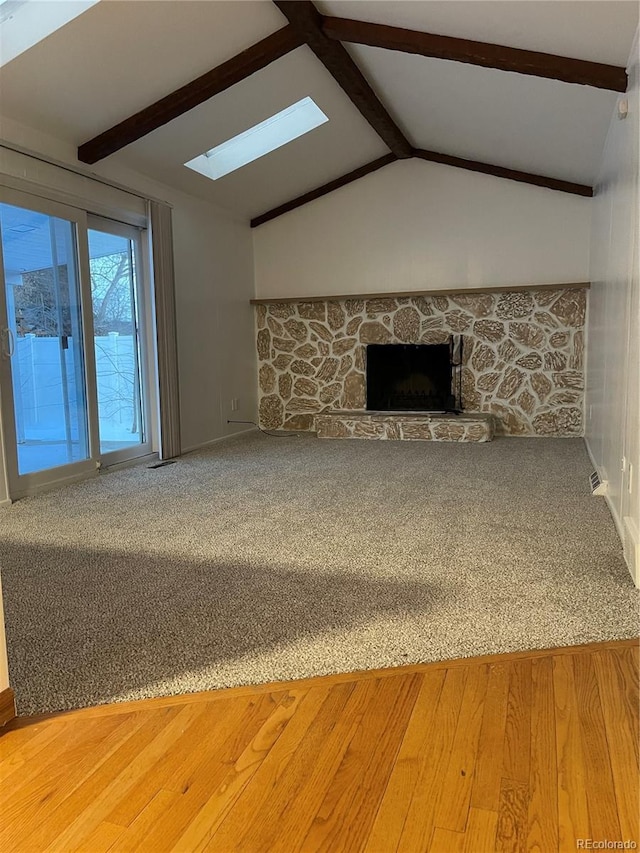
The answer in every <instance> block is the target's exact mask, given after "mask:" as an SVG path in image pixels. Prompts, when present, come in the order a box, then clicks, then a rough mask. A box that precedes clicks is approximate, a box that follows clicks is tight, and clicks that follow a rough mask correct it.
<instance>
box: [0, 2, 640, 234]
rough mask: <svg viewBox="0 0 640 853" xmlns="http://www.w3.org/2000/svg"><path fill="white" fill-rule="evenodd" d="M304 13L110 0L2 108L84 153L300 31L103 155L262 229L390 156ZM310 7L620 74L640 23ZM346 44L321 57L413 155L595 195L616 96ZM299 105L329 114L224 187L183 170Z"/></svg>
mask: <svg viewBox="0 0 640 853" xmlns="http://www.w3.org/2000/svg"><path fill="white" fill-rule="evenodd" d="M278 6H280V7H281V8H282V10H283V11H280V9H279V8H278ZM292 6H294V7H298V8H293V9H292ZM303 6H305V4H291V3H278V4H274V3H273V2H271V0H256V1H255V2H254V1H253V0H250V1H249V2H235V0H231V1H230V2H224V0H216V2H207V0H204V1H203V0H195V1H194V2H192V0H160V2H155V0H145V2H128V0H124V2H120V0H101V2H99V3H97V4H96V5H95V6H94V7H92V8H91V9H90V10H89V11H87V12H85V13H84V14H82V15H80V16H79V17H78V18H76V19H75V20H74V21H72V22H70V23H69V24H67V25H66V26H65V27H63V28H62V29H60V30H58V31H57V32H55V33H54V34H52V35H51V36H50V37H49V38H47V39H45V40H44V41H42V42H40V43H39V44H37V45H36V46H34V47H33V48H31V49H30V50H29V51H27V52H26V53H24V54H22V55H21V56H18V57H17V58H16V59H14V60H13V61H11V62H10V63H8V64H7V65H6V66H5V67H4V68H3V69H2V72H1V78H0V110H1V112H2V114H4V115H6V116H7V117H9V118H13V119H15V120H16V121H20V122H22V123H24V124H26V125H29V126H32V127H36V128H38V129H39V130H41V131H44V132H47V133H50V134H52V135H54V136H57V137H60V138H62V139H65V140H67V141H69V142H72V143H73V144H74V145H77V146H81V148H80V150H81V152H83V151H86V150H87V147H88V146H87V143H90V140H93V139H94V138H95V137H98V138H99V137H100V135H101V134H103V133H104V132H105V131H108V130H109V129H110V128H112V127H113V126H115V125H118V124H119V123H121V122H123V121H124V120H126V119H128V118H129V117H130V116H132V115H134V114H136V113H138V112H139V111H141V110H144V109H145V108H147V107H149V106H150V105H152V104H154V103H156V102H157V101H158V100H159V99H162V98H164V97H165V96H167V95H169V94H170V93H172V92H174V91H175V90H176V89H178V88H179V87H182V86H185V85H187V84H189V83H190V82H191V81H192V80H194V79H195V78H198V77H200V76H201V75H204V74H206V73H207V72H209V71H210V70H211V69H215V68H218V67H219V66H221V65H223V68H226V67H227V66H224V63H229V62H230V61H233V60H234V57H236V56H237V55H238V54H240V53H241V52H242V51H245V50H247V49H249V48H252V46H253V45H255V44H256V43H259V42H260V41H261V40H263V39H268V44H271V40H269V37H270V36H272V34H273V33H275V32H277V31H278V30H281V29H282V28H283V27H285V26H286V25H287V24H288V20H289V19H290V20H291V21H292V24H291V25H290V28H291V27H293V28H294V30H295V34H294V36H295V38H294V41H293V42H292V44H288V45H286V51H285V49H282V51H281V53H282V54H283V55H280V56H279V58H276V59H275V60H274V61H272V62H268V63H266V64H265V63H262V65H263V66H264V67H261V63H260V61H257V62H256V66H255V67H257V68H258V70H255V71H254V73H252V74H251V75H250V76H248V77H246V78H245V79H242V80H240V81H239V82H236V83H234V84H233V85H230V86H229V87H228V88H224V89H223V90H221V91H218V93H217V94H215V95H214V96H213V97H210V98H208V99H207V100H205V101H204V102H202V103H200V104H198V105H197V106H195V107H193V108H192V109H189V110H188V111H187V112H184V113H183V114H182V115H179V116H178V117H176V118H173V120H171V121H169V122H168V123H166V124H162V125H161V126H159V127H157V128H156V129H154V130H152V131H151V132H149V133H147V134H146V135H144V136H142V137H141V138H139V139H137V140H136V141H133V142H130V143H129V144H126V145H124V147H120V148H119V150H116V151H115V152H114V153H112V154H110V155H109V157H110V158H112V159H113V160H114V161H117V162H119V163H122V164H123V165H126V166H129V167H131V168H134V169H137V170H138V171H140V172H143V173H145V174H147V175H149V176H151V177H153V178H156V179H158V180H160V181H163V182H164V183H167V184H169V185H172V186H175V187H176V188H179V189H182V190H184V191H186V192H189V193H192V194H194V195H196V196H199V197H202V198H205V199H208V200H211V201H215V202H217V203H218V204H220V205H222V206H224V207H226V208H228V209H230V210H231V211H233V212H235V213H237V214H239V215H241V216H244V217H247V218H255V217H260V216H261V214H264V213H266V212H269V211H272V210H273V209H274V208H278V207H279V206H280V205H286V204H287V202H290V201H291V200H292V199H296V198H298V197H300V196H301V195H303V194H305V193H309V192H312V191H314V190H315V189H317V188H318V187H323V186H324V185H326V184H327V183H330V182H332V181H334V180H336V179H339V178H341V176H343V175H346V174H348V173H350V172H352V171H353V170H358V169H359V168H360V167H363V166H365V165H366V164H370V163H372V162H374V163H375V161H377V160H379V159H380V158H385V157H386V158H387V159H390V158H389V156H388V155H389V152H390V148H389V145H390V144H391V145H392V146H393V140H392V141H391V142H389V139H388V138H387V136H385V134H384V133H383V134H382V136H381V135H380V129H379V127H377V128H376V129H374V127H376V121H371V117H370V116H369V115H368V114H367V105H368V104H369V102H367V104H365V108H364V109H363V108H362V104H360V105H359V106H360V108H358V106H357V105H355V104H354V102H353V92H351V93H350V95H351V97H350V96H349V94H348V93H347V92H346V91H345V90H344V88H343V87H341V85H339V83H338V82H337V80H336V76H335V69H333V70H334V73H333V74H332V73H331V72H330V70H328V67H327V65H328V66H329V67H331V61H332V60H331V58H330V61H329V62H328V63H325V64H323V61H321V59H322V57H321V56H320V58H318V57H319V55H320V54H321V53H322V50H323V49H324V48H323V47H321V48H320V50H319V49H318V46H317V45H315V44H314V43H313V39H309V38H307V37H306V36H305V33H304V32H303V31H302V30H301V29H300V27H299V26H298V23H299V22H297V21H296V16H297V15H298V13H299V12H300V11H301V9H302V7H303ZM315 6H316V9H317V10H318V12H319V13H320V14H321V15H323V16H327V17H329V18H332V17H338V18H342V19H355V20H358V21H365V22H371V23H374V24H381V25H386V26H390V27H396V28H398V27H400V28H404V29H409V30H412V31H418V32H423V33H432V34H438V35H441V36H450V37H454V38H457V39H471V40H474V41H482V42H489V43H491V44H495V45H502V46H504V47H507V48H519V49H520V50H525V51H537V52H544V53H549V54H555V55H557V56H559V57H568V58H573V59H578V60H585V61H587V62H591V63H603V64H606V65H612V66H618V67H619V68H620V67H624V65H625V63H626V61H627V58H628V54H629V51H630V48H631V42H632V39H633V35H634V31H635V28H636V26H637V17H638V6H637V4H636V3H635V2H597V0H595V2H591V0H585V2H580V0H575V1H574V0H570V1H569V2H565V0H548V2H547V0H535V2H533V0H512V2H492V0H491V1H490V2H484V0H474V2H464V0H462V2H451V0H447V2H431V0H424V2H422V1H421V0H414V2H402V0H391V1H390V2H386V1H385V0H375V2H368V0H357V2H350V0H325V2H317V3H316V4H315ZM283 12H284V13H283ZM336 29H337V30H338V32H337V35H336V34H333V36H331V38H327V36H326V34H324V35H321V38H322V39H324V42H323V45H324V44H325V43H326V42H329V41H330V42H331V44H332V45H335V46H336V48H339V49H340V50H341V51H342V53H343V54H344V57H346V62H347V63H349V62H351V65H354V63H355V66H357V68H356V71H355V73H356V74H357V70H358V69H359V70H360V72H361V73H362V75H364V78H365V81H366V82H364V81H363V83H362V86H364V87H366V85H367V83H368V84H369V86H370V87H371V89H372V90H373V91H372V92H371V95H372V96H373V98H374V100H375V99H376V97H377V99H378V100H379V102H380V104H381V107H382V111H383V113H384V112H385V110H386V113H387V114H388V116H389V121H390V126H391V127H393V126H394V125H395V127H396V128H397V131H398V135H399V138H400V139H404V140H405V141H406V143H407V152H406V153H408V154H412V153H413V154H415V153H416V150H419V151H423V152H424V151H426V152H438V153H439V154H444V155H446V156H448V157H449V158H461V159H462V160H471V161H480V163H481V164H482V163H485V164H493V165H497V166H499V167H501V168H502V169H504V170H518V171H521V172H526V173H533V174H534V175H538V176H543V177H545V178H550V179H556V180H558V181H565V182H570V183H575V184H579V185H585V186H587V187H588V186H590V185H591V184H592V183H593V181H594V180H595V178H596V171H597V167H598V162H599V158H600V154H601V151H602V147H603V144H604V139H605V136H606V132H607V128H608V125H609V121H610V118H611V115H612V112H613V110H614V107H615V104H616V99H617V97H618V95H617V93H616V91H613V90H612V89H613V88H614V87H611V88H600V87H598V86H597V85H581V84H579V83H575V82H564V81H563V80H558V79H548V78H545V77H541V76H537V75H536V74H523V73H514V72H513V71H504V70H498V69H497V68H495V67H480V66H478V65H475V64H469V63H466V62H465V63H463V62H460V61H452V60H451V59H442V58H434V57H432V56H424V55H416V54H415V53H406V52H402V51H399V50H390V49H387V48H381V47H377V46H375V47H374V46H370V44H354V43H352V42H351V41H348V40H345V41H344V49H343V48H342V47H340V45H341V44H342V42H341V41H340V38H339V37H340V28H339V27H338V26H337V23H336ZM347 35H348V31H347ZM374 36H375V38H377V37H378V30H376V31H375V32H374ZM349 38H353V36H349ZM364 40H365V41H366V40H367V39H364ZM374 42H375V39H374ZM295 44H300V46H298V47H295ZM309 44H310V45H311V47H310V46H309ZM291 48H293V49H291ZM312 48H313V49H312ZM332 50H333V48H332V47H330V48H329V52H330V53H331V51H332ZM314 51H315V52H314ZM331 56H333V54H331ZM349 57H350V58H351V59H349ZM249 58H250V59H251V61H254V59H253V58H252V55H250V57H249ZM231 64H233V62H232V63H231ZM355 66H354V67H355ZM231 76H233V75H231ZM337 76H338V79H340V74H339V73H338V75H337ZM361 88H362V87H361ZM618 88H620V87H618ZM347 89H348V86H347ZM306 96H311V97H312V98H313V100H314V101H315V102H316V103H317V104H318V106H319V107H320V108H321V109H322V110H323V112H324V113H325V114H326V115H327V116H328V117H329V121H328V122H327V123H326V124H323V125H321V126H320V127H318V128H316V129H315V130H313V131H312V132H310V133H308V134H307V135H305V136H303V137H301V138H299V139H297V140H295V141H294V142H291V143H289V144H287V145H286V146H284V147H283V148H280V149H278V150H276V151H274V152H272V153H271V154H268V155H266V156H265V157H262V158H260V159H259V160H257V161H255V162H253V163H251V164H249V165H247V166H244V167H242V168H241V169H239V170H237V171H235V172H232V173H231V174H229V175H227V176H225V177H223V178H221V179H219V180H217V181H215V182H214V181H211V180H209V179H207V178H205V177H203V176H202V175H199V174H196V173H193V172H192V171H190V170H189V169H187V168H186V167H185V166H184V165H183V164H184V163H185V162H186V161H187V160H190V159H191V158H193V157H195V156H197V155H198V154H201V153H202V152H203V151H205V150H207V149H210V148H212V147H214V146H216V145H217V144H219V143H221V142H224V141H225V140H227V139H229V138H231V137H233V136H235V135H236V134H238V133H240V132H242V131H244V130H246V129H247V128H249V127H252V126H254V125H255V124H257V123H259V122H261V121H263V120H264V119H266V118H268V117H270V116H271V115H273V114H274V113H276V112H278V111H280V110H282V109H284V108H286V107H288V106H290V105H291V104H293V103H294V102H295V101H298V100H300V99H301V98H303V97H306ZM363 113H364V114H363ZM365 116H367V117H365ZM372 125H373V126H372ZM0 130H1V129H0ZM402 152H403V148H402V145H400V156H404V154H403V153H402ZM98 159H100V157H93V158H88V161H89V162H95V161H96V160H98ZM384 162H386V160H385V161H384Z"/></svg>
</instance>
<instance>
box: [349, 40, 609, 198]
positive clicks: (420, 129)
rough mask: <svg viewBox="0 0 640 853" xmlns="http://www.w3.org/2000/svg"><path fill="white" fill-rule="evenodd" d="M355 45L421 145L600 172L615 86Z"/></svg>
mask: <svg viewBox="0 0 640 853" xmlns="http://www.w3.org/2000/svg"><path fill="white" fill-rule="evenodd" d="M349 52H350V53H351V54H352V56H353V58H354V59H355V60H356V62H357V64H358V65H359V67H360V68H361V70H362V71H363V73H364V74H365V76H366V77H367V79H368V80H369V82H370V83H371V85H372V86H373V88H374V89H375V91H376V93H377V94H378V96H379V97H380V99H381V100H382V102H383V103H385V104H389V105H390V107H391V105H392V109H391V108H390V112H391V113H392V115H393V117H394V118H395V119H396V121H397V123H398V124H399V125H400V127H401V128H402V129H403V130H404V132H405V134H406V135H407V137H408V138H409V141H410V142H411V143H412V144H413V146H414V147H415V148H427V149H430V150H432V151H439V152H443V153H445V154H453V155H454V156H456V157H465V158H467V159H469V160H480V161H482V162H485V163H493V164H495V165H498V166H505V167H507V168H511V169H520V170H521V171H523V172H533V173H534V174H539V175H546V176H547V177H551V178H561V179H564V180H568V181H575V182H577V183H584V184H591V182H592V181H593V180H594V178H595V176H596V173H597V169H598V163H599V161H600V155H601V153H602V148H603V146H604V140H605V136H606V133H607V129H608V127H609V120H610V119H611V115H612V113H613V110H614V107H615V104H616V97H617V96H616V93H615V92H607V91H604V90H603V89H594V88H591V87H588V86H575V85H571V84H569V83H562V82H560V81H558V80H545V79H542V78H540V77H530V76H525V75H523V74H511V73H508V72H504V71H498V70H497V69H494V68H478V67H477V66H473V65H466V64H464V63H461V62H447V61H443V60H441V59H430V58H426V57H424V56H414V55H411V54H406V53H399V52H397V51H391V50H379V49H377V48H374V47H363V46H360V45H350V46H349Z"/></svg>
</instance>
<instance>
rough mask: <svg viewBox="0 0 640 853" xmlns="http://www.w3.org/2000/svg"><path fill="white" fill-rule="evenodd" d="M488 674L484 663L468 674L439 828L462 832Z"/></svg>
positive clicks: (437, 816)
mask: <svg viewBox="0 0 640 853" xmlns="http://www.w3.org/2000/svg"><path fill="white" fill-rule="evenodd" d="M488 678H489V668H488V666H486V665H485V666H483V667H473V669H471V670H470V672H469V674H468V676H467V683H466V684H465V689H464V696H463V697H462V706H461V708H460V716H459V717H458V725H457V727H456V734H455V738H454V741H453V745H452V747H451V754H450V756H449V763H448V765H447V769H446V771H445V774H444V776H443V777H442V780H441V786H440V799H439V802H438V806H437V808H436V813H435V818H434V822H435V825H436V826H439V827H440V828H441V829H451V830H453V831H454V832H464V831H465V828H466V825H467V818H468V816H469V803H470V800H471V789H472V786H473V782H474V772H475V765H476V759H477V756H478V741H479V739H480V730H481V726H482V717H483V712H484V702H485V696H486V692H487V683H488Z"/></svg>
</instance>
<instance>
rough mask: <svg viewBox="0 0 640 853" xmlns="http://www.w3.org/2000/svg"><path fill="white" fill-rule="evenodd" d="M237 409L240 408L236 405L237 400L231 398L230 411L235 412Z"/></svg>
mask: <svg viewBox="0 0 640 853" xmlns="http://www.w3.org/2000/svg"><path fill="white" fill-rule="evenodd" d="M239 408H240V406H239V404H238V398H237V397H233V399H232V400H231V411H232V412H237V411H238V409H239Z"/></svg>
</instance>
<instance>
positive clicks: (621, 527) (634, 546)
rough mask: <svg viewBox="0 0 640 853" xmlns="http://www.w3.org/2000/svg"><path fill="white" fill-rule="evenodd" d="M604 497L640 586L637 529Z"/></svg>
mask: <svg viewBox="0 0 640 853" xmlns="http://www.w3.org/2000/svg"><path fill="white" fill-rule="evenodd" d="M584 443H585V447H586V448H587V453H588V454H589V459H590V460H591V464H592V465H593V467H594V468H595V469H596V471H597V472H598V476H599V477H600V481H601V482H605V481H606V480H607V479H608V478H607V472H606V471H605V470H604V468H603V467H602V466H601V465H598V464H597V462H596V460H595V459H594V458H593V453H592V452H591V448H590V447H589V442H588V441H587V439H586V437H585V440H584ZM604 499H605V501H606V502H607V506H608V507H609V512H610V513H611V518H613V523H614V524H615V526H616V530H617V532H618V536H619V537H620V542H621V543H622V550H623V554H624V561H625V563H626V564H627V568H628V569H629V574H630V575H631V578H632V579H633V583H634V584H635V586H637V587H640V536H639V535H638V530H637V528H636V526H635V523H634V521H633V519H632V518H625V519H624V522H623V520H622V519H621V518H620V515H619V514H618V510H617V509H616V507H615V506H614V504H613V501H612V500H611V497H610V495H605V496H604Z"/></svg>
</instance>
